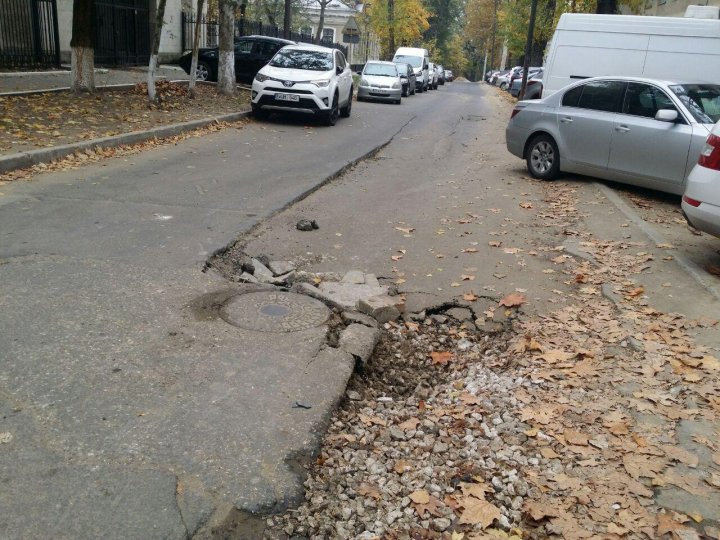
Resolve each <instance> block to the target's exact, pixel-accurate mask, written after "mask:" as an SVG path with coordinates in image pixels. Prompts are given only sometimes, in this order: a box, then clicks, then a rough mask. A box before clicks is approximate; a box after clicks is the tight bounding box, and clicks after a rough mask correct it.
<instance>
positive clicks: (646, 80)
mask: <svg viewBox="0 0 720 540" xmlns="http://www.w3.org/2000/svg"><path fill="white" fill-rule="evenodd" d="M608 80H621V81H629V82H644V83H655V84H664V85H666V86H669V85H674V84H713V83H710V82H707V81H683V80H679V79H678V80H670V79H655V78H652V77H633V76H629V75H603V76H602V77H589V78H587V79H582V80H581V81H578V82H587V81H608Z"/></svg>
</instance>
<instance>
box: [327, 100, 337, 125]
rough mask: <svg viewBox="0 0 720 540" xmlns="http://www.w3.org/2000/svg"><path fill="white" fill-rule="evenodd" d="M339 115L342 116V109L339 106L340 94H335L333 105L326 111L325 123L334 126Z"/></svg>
mask: <svg viewBox="0 0 720 540" xmlns="http://www.w3.org/2000/svg"><path fill="white" fill-rule="evenodd" d="M338 116H340V110H339V108H338V95H337V94H335V95H334V96H333V101H332V107H330V110H329V111H326V112H325V125H326V126H334V125H335V123H336V122H337V119H338Z"/></svg>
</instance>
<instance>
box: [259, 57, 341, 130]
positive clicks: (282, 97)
mask: <svg viewBox="0 0 720 540" xmlns="http://www.w3.org/2000/svg"><path fill="white" fill-rule="evenodd" d="M352 97H353V78H352V72H351V71H350V66H349V64H348V63H347V60H345V56H344V55H343V53H342V52H340V51H338V50H335V49H328V48H327V47H319V46H317V45H305V44H303V45H287V46H286V47H283V48H282V49H280V50H279V51H278V53H277V54H276V55H275V56H273V58H272V60H270V62H269V63H268V64H267V65H266V66H265V67H263V68H262V69H260V71H258V73H257V75H255V80H253V84H252V94H251V107H252V112H253V114H254V115H255V116H256V117H258V118H263V117H266V116H267V115H268V114H269V113H271V112H273V111H279V112H298V113H306V114H313V115H315V116H317V117H319V118H321V119H322V120H323V121H324V122H325V124H326V125H328V126H334V125H335V122H337V119H338V116H344V117H348V116H350V111H351V109H352Z"/></svg>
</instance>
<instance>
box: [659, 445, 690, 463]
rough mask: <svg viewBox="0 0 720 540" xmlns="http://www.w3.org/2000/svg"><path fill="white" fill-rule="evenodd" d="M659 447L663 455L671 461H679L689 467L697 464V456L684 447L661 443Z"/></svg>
mask: <svg viewBox="0 0 720 540" xmlns="http://www.w3.org/2000/svg"><path fill="white" fill-rule="evenodd" d="M661 448H662V449H663V451H664V452H665V455H666V456H667V457H669V458H670V459H671V460H673V461H679V462H680V463H684V464H685V465H687V466H688V467H691V468H695V467H697V465H698V457H697V456H696V455H695V454H693V453H692V452H689V451H688V450H685V449H684V448H680V447H679V446H673V445H671V444H663V445H662V446H661Z"/></svg>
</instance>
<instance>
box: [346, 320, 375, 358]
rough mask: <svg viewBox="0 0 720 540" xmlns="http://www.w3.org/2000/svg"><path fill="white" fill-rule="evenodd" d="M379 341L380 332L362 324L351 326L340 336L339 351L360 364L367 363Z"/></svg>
mask: <svg viewBox="0 0 720 540" xmlns="http://www.w3.org/2000/svg"><path fill="white" fill-rule="evenodd" d="M379 340H380V330H378V329H377V328H370V327H369V326H365V325H364V324H351V325H350V326H348V327H347V328H346V329H345V330H343V331H342V333H341V334H340V349H342V350H343V351H345V352H347V353H350V354H352V355H353V357H355V358H356V359H358V360H360V362H363V363H365V362H367V360H368V359H369V358H370V357H371V356H372V353H373V351H374V350H375V345H377V343H378V341H379Z"/></svg>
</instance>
